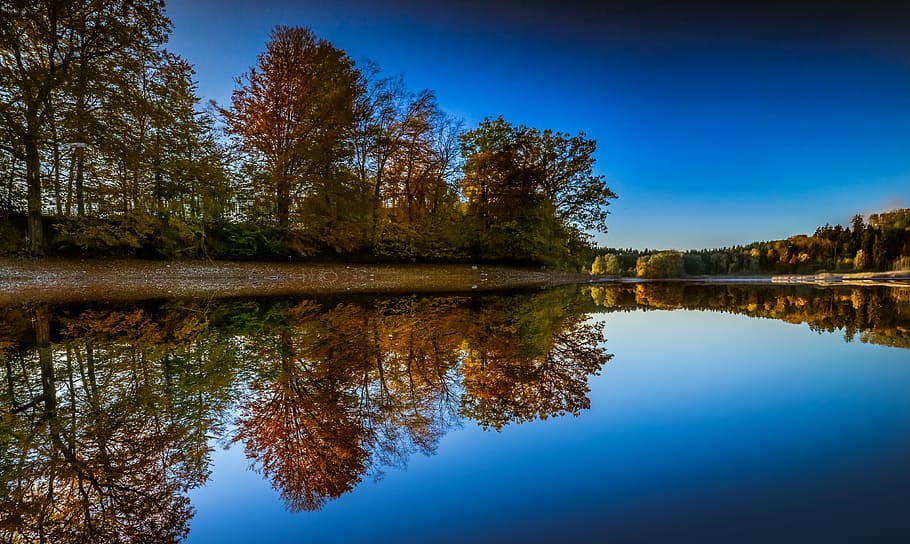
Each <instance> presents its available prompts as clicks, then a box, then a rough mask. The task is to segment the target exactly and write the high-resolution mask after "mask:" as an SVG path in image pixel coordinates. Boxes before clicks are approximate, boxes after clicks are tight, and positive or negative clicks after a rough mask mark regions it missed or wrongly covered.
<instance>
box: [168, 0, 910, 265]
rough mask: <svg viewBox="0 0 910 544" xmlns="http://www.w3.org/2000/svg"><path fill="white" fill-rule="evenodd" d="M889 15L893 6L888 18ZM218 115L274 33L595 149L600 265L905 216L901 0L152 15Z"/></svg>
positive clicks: (234, 0)
mask: <svg viewBox="0 0 910 544" xmlns="http://www.w3.org/2000/svg"><path fill="white" fill-rule="evenodd" d="M892 4H894V5H892ZM167 12H168V15H169V16H170V17H171V19H172V21H173V24H174V28H173V33H172V36H171V42H170V44H169V48H170V49H172V50H173V51H175V52H177V53H179V54H181V55H182V56H184V57H185V58H186V59H187V60H188V61H190V62H191V63H193V64H194V65H195V66H196V70H197V76H198V79H199V92H200V94H201V95H202V97H203V98H204V99H206V100H208V99H214V100H216V101H218V102H219V103H221V104H225V105H226V104H228V103H229V98H230V93H231V90H232V89H233V87H234V78H236V77H237V76H239V75H240V74H241V73H243V72H244V71H246V70H248V69H249V67H250V66H252V65H254V64H255V63H256V58H257V55H258V54H259V53H260V52H261V51H262V50H263V49H264V44H265V42H266V40H267V39H268V35H269V32H270V30H271V29H272V28H273V27H274V26H275V25H278V24H283V25H300V26H308V27H310V28H312V29H313V31H314V32H315V33H316V34H317V35H319V36H321V37H323V38H326V39H328V40H329V41H331V42H332V43H333V44H334V45H335V46H336V47H339V48H342V49H344V50H345V51H347V53H348V54H349V55H350V56H351V57H352V58H353V59H355V60H357V61H358V62H360V61H365V60H367V59H371V60H373V61H376V62H377V63H378V64H379V66H380V68H381V70H382V72H383V73H384V74H386V75H394V74H403V75H404V78H405V81H406V82H407V84H408V86H409V87H410V88H411V89H412V90H415V91H416V90H419V89H423V88H428V89H432V90H434V91H435V92H436V96H437V99H438V101H439V104H440V106H441V107H442V108H443V109H444V110H446V111H448V112H450V113H452V114H455V115H458V116H460V117H462V118H464V119H465V121H466V123H467V124H468V125H469V126H470V125H473V124H475V123H477V122H478V121H480V120H482V119H483V118H484V117H486V116H497V115H503V116H504V117H505V119H506V120H508V121H510V122H512V123H516V124H525V125H529V126H534V127H538V128H541V129H543V128H552V129H555V130H560V131H563V132H570V133H576V132H579V131H584V132H585V133H586V134H587V135H588V137H591V138H594V139H595V140H596V141H597V143H598V150H597V155H596V157H597V166H596V169H597V172H598V173H600V174H603V175H605V176H606V178H607V180H608V183H609V185H610V187H611V188H612V189H613V190H614V191H616V192H617V194H618V195H619V199H618V200H616V201H614V203H613V204H612V205H611V212H612V215H611V217H610V219H609V229H610V231H609V233H608V234H607V235H606V236H599V237H598V242H599V243H601V244H606V245H609V246H611V247H638V248H644V247H649V248H679V249H688V248H701V247H718V246H725V245H734V244H740V243H748V242H751V241H755V240H767V239H778V238H785V237H786V236H788V235H791V234H798V233H809V234H811V233H812V232H813V231H814V229H815V227H817V226H819V225H823V224H825V223H832V224H834V223H841V224H847V223H848V222H849V221H850V218H851V217H852V216H853V214H854V213H864V214H868V213H873V212H877V211H883V210H886V209H892V208H896V207H910V30H908V29H910V2H902V3H898V2H893V3H892V2H884V1H878V0H867V1H865V2H863V1H859V0H855V1H845V0H829V1H822V0H815V1H809V2H805V1H804V2H800V1H798V0H794V1H791V2H785V1H777V0H765V1H763V2H753V1H737V0H730V1H728V2H710V1H707V0H701V1H696V2H671V1H660V0H615V1H611V0H601V1H599V2H594V1H591V2H581V1H576V0H563V1H559V2H539V1H535V0H524V1H520V0H507V1H496V0H488V1H486V2H485V1H482V0H466V1H461V2H455V1H432V0H430V1H428V0H395V1H389V2H383V1H373V2H370V1H367V0H321V1H320V0H300V1H292V0H285V1H278V0H255V1H249V0H247V1H243V0H169V1H168V2H167Z"/></svg>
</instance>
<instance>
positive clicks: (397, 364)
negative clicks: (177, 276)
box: [0, 284, 910, 543]
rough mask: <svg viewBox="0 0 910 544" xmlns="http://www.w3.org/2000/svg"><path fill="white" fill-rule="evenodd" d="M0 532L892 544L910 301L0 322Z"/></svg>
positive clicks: (714, 299) (397, 304)
mask: <svg viewBox="0 0 910 544" xmlns="http://www.w3.org/2000/svg"><path fill="white" fill-rule="evenodd" d="M0 312H2V314H0V315H3V319H2V320H0V374H2V376H0V541H3V542H10V541H13V542H38V541H41V540H44V541H47V542H70V541H79V542H82V541H89V542H120V541H123V542H169V541H177V540H180V539H184V538H185V540H186V541H187V542H190V543H208V542H305V541H313V542H357V541H365V542H465V541H470V542H503V541H530V542H533V541H541V542H551V541H581V542H588V541H611V542H670V541H672V542H710V541H716V542H734V541H735V542H742V541H756V542H907V541H910V521H908V520H910V518H908V511H910V351H908V350H907V348H910V289H907V288H897V287H894V288H867V289H816V288H811V287H798V288H797V287H771V286H761V287H754V286H753V287H749V286H728V287H724V286H695V285H690V286H682V285H659V284H658V285H637V286H617V287H596V288H593V289H592V288H590V287H585V288H578V289H576V288H570V289H555V290H548V291H538V292H533V293H523V294H508V295H484V296H476V297H463V296H440V297H426V296H420V297H398V298H387V297H384V298H379V299H373V300H371V299H365V298H364V299H360V298H336V299H328V298H322V299H292V300H289V299H255V300H166V301H161V300H157V301H147V302H143V303H129V304H128V303H116V304H105V303H101V302H98V303H92V304H82V305H76V306H74V305H67V306H55V305H48V304H43V305H34V304H27V303H23V304H19V305H16V306H12V307H7V308H3V309H0Z"/></svg>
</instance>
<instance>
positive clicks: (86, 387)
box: [0, 289, 610, 542]
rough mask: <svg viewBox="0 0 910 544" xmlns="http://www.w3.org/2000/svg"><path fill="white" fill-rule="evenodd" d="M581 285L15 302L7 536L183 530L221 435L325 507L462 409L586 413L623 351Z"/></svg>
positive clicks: (505, 414)
mask: <svg viewBox="0 0 910 544" xmlns="http://www.w3.org/2000/svg"><path fill="white" fill-rule="evenodd" d="M582 297H583V294H580V293H579V292H577V291H576V290H574V289H568V290H557V291H547V292H540V293H536V294H532V295H515V296H511V297H498V296H487V297H483V298H471V297H423V298H421V297H404V298H388V299H380V300H369V301H360V302H358V301H356V300H351V299H347V300H344V301H340V302H339V301H334V302H333V301H326V300H323V301H314V300H303V301H297V302H291V301H285V300H278V301H275V300H258V301H244V300H239V301H221V302H167V303H151V302H149V303H145V304H140V305H134V306H128V305H124V304H121V305H119V306H116V307H104V306H100V305H89V306H85V307H60V308H54V307H48V306H22V307H18V308H11V309H9V311H8V312H7V313H6V315H7V316H11V317H12V318H11V319H9V320H8V321H7V322H6V323H4V324H3V325H2V327H0V363H2V384H3V390H2V393H0V410H2V414H3V416H2V420H0V448H2V460H0V463H2V464H0V512H3V514H2V517H0V541H17V542H18V541H21V542H32V541H34V542H51V541H71V540H78V541H85V542H119V541H129V542H133V541H135V542H169V541H177V540H179V539H181V538H182V537H183V536H185V535H186V533H187V530H188V526H189V522H190V519H191V517H192V508H191V506H190V504H189V502H188V499H187V497H186V493H187V491H188V490H189V489H190V488H192V487H194V486H198V485H201V484H202V483H204V482H205V480H206V479H207V477H208V471H209V468H208V467H209V454H210V448H211V446H212V444H213V443H214V442H217V441H221V442H223V443H232V442H233V443H239V444H242V446H243V448H244V451H245V453H246V455H247V456H248V458H249V459H250V461H251V463H252V465H253V467H254V468H256V469H257V470H259V471H261V472H262V473H263V474H264V475H265V476H266V477H268V478H269V479H270V480H271V482H272V484H273V486H274V487H275V488H276V490H278V492H279V493H280V494H281V496H282V498H283V499H284V501H285V503H286V504H287V506H288V507H289V508H290V509H292V510H313V509H317V508H320V507H321V506H322V505H323V504H325V502H326V501H329V500H332V499H334V498H337V497H339V496H341V495H342V494H344V493H346V492H348V491H350V490H351V489H353V488H354V487H355V486H356V485H357V484H358V483H359V482H361V481H362V480H363V479H364V478H366V477H374V478H376V477H380V476H381V474H382V471H383V470H384V469H386V468H388V467H401V466H404V465H405V464H406V463H407V461H408V459H409V458H410V456H411V455H413V454H415V453H423V454H427V455H430V454H433V453H434V452H435V451H436V448H437V445H438V444H439V441H440V439H441V437H442V436H444V435H445V434H446V433H447V432H448V431H449V430H450V429H451V428H452V427H453V426H457V425H460V424H461V423H462V421H464V420H465V419H473V420H475V421H477V423H478V424H479V425H481V426H482V427H484V428H488V429H500V428H502V427H503V426H504V425H507V424H510V423H519V422H526V421H531V420H535V419H545V418H548V417H553V416H556V415H562V414H568V413H571V414H576V415H577V414H579V413H580V411H582V410H584V409H585V408H587V407H588V406H589V404H590V402H589V400H588V398H587V393H588V387H587V381H588V378H589V376H591V375H593V374H596V373H597V372H598V371H599V370H600V369H601V367H602V366H603V364H604V363H606V362H607V361H608V360H609V358H610V356H609V355H608V354H605V353H602V352H601V350H600V342H601V340H602V337H601V330H600V329H599V328H598V327H595V326H593V325H591V324H589V323H587V322H586V314H585V311H586V310H587V309H588V308H586V307H585V304H584V303H583V298H582ZM228 428H233V429H234V431H231V432H229V431H228Z"/></svg>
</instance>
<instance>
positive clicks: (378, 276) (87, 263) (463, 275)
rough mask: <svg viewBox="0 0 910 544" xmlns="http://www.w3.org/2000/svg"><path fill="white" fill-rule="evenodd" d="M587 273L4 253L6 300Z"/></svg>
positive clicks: (438, 285)
mask: <svg viewBox="0 0 910 544" xmlns="http://www.w3.org/2000/svg"><path fill="white" fill-rule="evenodd" d="M590 279H591V277H590V276H589V275H587V274H581V273H572V272H560V271H549V270H535V269H530V268H520V267H507V266H487V265H468V264H405V265H400V264H399V265H388V264H370V265H362V264H304V263H274V262H238V261H140V260H135V259H117V260H108V259H104V260H93V259H54V258H49V259H40V260H26V259H5V258H0V304H11V303H18V302H80V301H92V300H141V299H151V298H169V297H175V298H192V297H244V296H293V295H313V294H344V293H430V292H439V293H445V292H450V293H456V292H457V293H464V292H476V291H497V290H508V289H540V288H546V287H553V286H557V285H567V284H574V283H587V282H589V281H590Z"/></svg>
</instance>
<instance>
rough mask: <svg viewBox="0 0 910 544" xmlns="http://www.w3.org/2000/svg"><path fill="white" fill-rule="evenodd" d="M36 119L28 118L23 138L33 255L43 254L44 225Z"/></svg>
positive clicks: (29, 237)
mask: <svg viewBox="0 0 910 544" xmlns="http://www.w3.org/2000/svg"><path fill="white" fill-rule="evenodd" d="M37 124H38V120H37V119H34V120H32V119H29V129H30V130H29V136H28V138H26V139H25V182H26V184H27V185H28V252H29V254H30V255H31V256H33V257H38V256H41V255H43V254H44V226H43V224H42V215H41V157H40V155H39V154H38V134H37V132H38V131H37Z"/></svg>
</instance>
